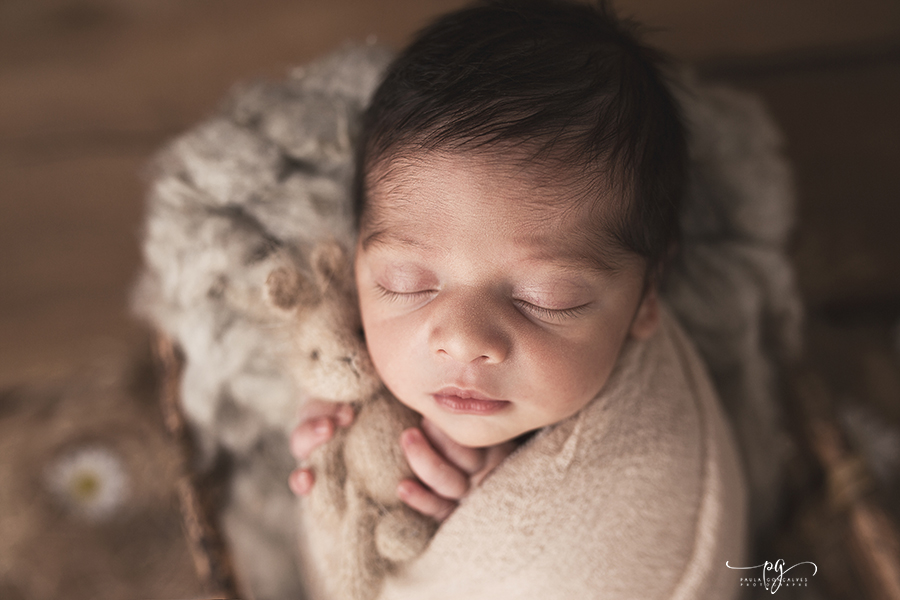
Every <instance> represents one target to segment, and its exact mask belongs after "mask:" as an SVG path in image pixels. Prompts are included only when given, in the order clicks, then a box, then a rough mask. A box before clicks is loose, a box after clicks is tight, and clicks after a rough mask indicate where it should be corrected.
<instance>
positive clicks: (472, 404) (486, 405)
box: [432, 387, 511, 415]
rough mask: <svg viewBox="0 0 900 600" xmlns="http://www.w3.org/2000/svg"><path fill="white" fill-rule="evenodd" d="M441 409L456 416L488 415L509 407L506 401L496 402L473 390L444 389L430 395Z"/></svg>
mask: <svg viewBox="0 0 900 600" xmlns="http://www.w3.org/2000/svg"><path fill="white" fill-rule="evenodd" d="M432 397H433V398H434V401H435V403H437V405H438V406H440V407H441V408H443V409H445V410H448V411H450V412H453V413H457V414H472V415H489V414H493V413H496V412H498V411H501V410H503V409H504V408H506V407H508V406H510V404H511V403H510V402H509V401H508V400H497V399H494V398H490V397H489V396H487V395H485V394H482V393H480V392H478V391H475V390H464V389H460V388H455V387H446V388H443V389H442V390H440V391H438V392H437V393H435V394H432Z"/></svg>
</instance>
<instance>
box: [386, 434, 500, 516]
mask: <svg viewBox="0 0 900 600" xmlns="http://www.w3.org/2000/svg"><path fill="white" fill-rule="evenodd" d="M400 443H401V444H402V446H403V453H404V454H405V455H406V460H407V461H408V462H409V466H410V468H412V470H413V473H415V474H416V476H417V477H418V478H419V479H418V480H415V479H405V480H403V481H401V482H400V485H399V486H398V488H397V493H398V495H399V496H400V499H401V500H403V501H404V502H405V503H406V504H408V505H409V506H410V507H411V508H413V509H415V510H417V511H419V512H420V513H422V514H424V515H428V516H430V517H433V518H435V519H436V520H438V521H443V520H444V519H446V518H447V517H449V516H450V514H451V513H452V512H453V511H454V510H455V509H456V507H457V505H458V504H459V501H460V500H461V499H462V498H463V497H464V496H465V495H466V494H468V493H469V490H470V489H472V488H473V487H475V486H477V485H478V484H479V483H481V480H482V479H484V478H485V477H486V476H487V474H488V473H490V472H491V471H492V470H493V469H494V467H496V466H497V465H498V464H500V461H502V460H503V459H504V458H506V457H507V456H509V455H510V454H511V453H512V451H513V450H515V448H516V445H517V444H516V442H512V441H510V442H506V443H504V444H500V445H498V446H491V447H489V448H469V447H467V446H461V445H460V444H457V443H456V442H454V441H453V440H451V439H450V437H449V436H447V434H446V433H444V432H443V431H441V430H440V429H438V428H437V427H436V426H435V425H434V424H433V423H432V422H431V421H429V420H427V419H422V427H421V429H417V428H415V427H413V428H410V429H407V430H406V431H404V432H403V433H402V434H401V435H400Z"/></svg>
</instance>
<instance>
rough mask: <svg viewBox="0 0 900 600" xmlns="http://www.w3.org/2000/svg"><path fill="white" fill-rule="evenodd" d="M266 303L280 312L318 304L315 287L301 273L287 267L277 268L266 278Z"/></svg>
mask: <svg viewBox="0 0 900 600" xmlns="http://www.w3.org/2000/svg"><path fill="white" fill-rule="evenodd" d="M265 294H266V298H267V299H268V301H269V302H270V303H271V304H272V305H273V306H276V307H278V308H280V309H282V310H293V309H295V308H296V307H298V306H306V305H310V304H314V303H316V302H318V293H317V291H316V286H315V284H313V282H312V281H310V280H309V278H308V277H306V276H305V275H303V273H300V272H298V271H297V270H296V269H291V268H288V267H278V268H277V269H275V270H273V271H272V272H271V273H269V276H268V277H267V278H266V287H265Z"/></svg>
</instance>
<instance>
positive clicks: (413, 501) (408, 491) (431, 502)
mask: <svg viewBox="0 0 900 600" xmlns="http://www.w3.org/2000/svg"><path fill="white" fill-rule="evenodd" d="M397 495H398V496H400V499H401V500H403V502H405V503H406V504H407V506H409V507H410V508H412V509H413V510H415V511H417V512H420V513H422V514H423V515H425V516H428V517H432V518H434V519H435V520H437V521H443V520H444V519H446V518H447V517H449V516H450V513H452V512H453V511H454V510H456V502H454V501H453V500H447V499H446V498H441V497H440V496H438V495H436V494H434V493H432V492H430V491H429V490H427V489H425V488H424V487H423V486H422V484H420V483H419V482H418V481H414V480H412V479H404V480H403V481H401V482H400V485H398V486H397Z"/></svg>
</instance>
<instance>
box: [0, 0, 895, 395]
mask: <svg viewBox="0 0 900 600" xmlns="http://www.w3.org/2000/svg"><path fill="white" fill-rule="evenodd" d="M460 4H461V2H459V1H457V0H426V1H421V0H391V1H389V2H368V1H365V0H330V1H328V2H326V1H325V0H310V1H306V2H296V1H288V0H260V1H257V2H252V3H251V2H246V1H240V0H216V1H213V0H192V1H184V2H176V1H175V0H158V1H153V2H151V1H150V0H129V1H127V2H126V1H124V0H7V1H6V2H4V3H0V385H2V384H4V383H9V382H12V381H17V380H21V379H23V378H28V377H32V376H40V374H41V373H45V372H51V371H53V370H55V369H59V368H62V367H63V366H64V365H65V364H66V363H67V362H69V361H70V359H72V358H73V357H78V356H79V355H81V354H83V353H84V352H86V351H89V348H90V347H92V345H94V344H97V343H101V344H102V340H103V339H106V338H110V337H111V338H124V339H128V338H129V337H130V336H135V335H137V333H138V332H139V328H137V327H136V326H135V324H134V323H133V322H131V321H130V320H129V319H128V316H127V309H126V298H127V293H128V289H129V287H130V285H131V282H132V280H133V278H134V274H135V273H136V272H137V270H138V268H139V254H138V250H137V246H138V233H139V230H140V222H141V213H142V182H141V179H140V176H139V174H140V170H141V168H142V166H143V165H144V164H146V161H147V160H148V159H149V157H150V156H151V155H152V152H153V151H154V149H155V148H157V147H158V146H159V145H160V144H161V143H163V142H164V140H166V139H168V138H170V137H171V136H173V135H175V134H177V133H178V132H179V131H183V130H184V129H186V128H187V127H189V126H190V125H191V124H193V123H195V122H196V121H197V120H198V119H201V118H202V117H203V116H204V115H205V114H208V113H209V112H210V111H211V110H212V109H213V108H214V106H215V105H216V102H217V101H218V100H219V99H220V98H221V97H222V95H223V94H224V93H225V92H226V91H227V89H228V88H229V86H230V85H232V84H233V83H234V82H235V81H238V80H242V79H248V78H253V77H281V76H283V74H284V73H285V71H286V69H288V68H289V67H290V66H291V65H295V64H298V63H303V62H304V61H307V60H310V59H312V58H313V57H315V56H317V55H319V54H321V53H323V52H326V51H328V50H329V49H331V48H333V47H335V46H336V45H338V44H340V43H341V42H342V41H344V40H346V39H356V40H360V39H364V38H366V37H367V36H369V35H376V36H377V37H378V38H379V39H381V40H382V41H384V42H386V43H388V44H391V45H394V46H397V45H399V44H402V43H403V41H404V40H405V39H406V38H407V37H408V36H409V35H410V33H411V32H412V31H413V30H415V29H416V28H417V27H418V26H420V25H422V24H423V23H425V22H426V21H427V20H428V19H430V18H431V17H432V16H434V15H436V14H438V13H440V12H443V11H445V10H448V9H450V8H453V7H454V6H458V5H460ZM617 5H619V6H620V7H621V8H622V11H623V12H625V13H627V14H633V15H635V16H636V17H638V18H640V19H642V20H644V21H646V22H647V23H649V24H650V25H651V26H653V27H656V28H660V29H661V31H660V32H658V33H655V34H654V35H653V39H655V40H657V42H658V43H660V44H661V45H663V46H664V47H666V48H667V49H669V50H671V51H672V52H673V53H674V54H676V55H677V56H680V57H683V58H686V59H689V60H695V61H700V62H703V63H710V64H712V63H715V64H717V65H719V66H718V71H717V72H718V73H719V74H720V75H724V76H726V77H727V75H728V73H729V67H728V65H730V64H744V63H746V62H747V61H750V62H751V63H752V61H755V60H762V61H763V64H765V65H770V66H771V65H775V66H777V65H778V64H779V57H781V56H786V57H791V56H795V55H810V54H811V55H817V53H818V54H822V53H823V52H824V53H826V54H828V53H831V54H830V55H831V56H841V55H842V53H846V52H850V53H856V54H860V53H861V54H862V55H863V56H865V54H866V52H867V49H868V48H876V49H877V48H889V49H890V48H892V47H895V46H897V45H900V3H897V2H896V1H895V0H865V1H863V2H858V3H846V2H837V1H835V0H827V1H826V0H777V1H776V0H755V1H751V0H730V1H728V2H721V1H719V2H717V1H714V0H682V1H680V2H669V1H663V0H620V1H619V2H617ZM804 53H805V54H804ZM766 61H768V62H766ZM723 65H724V66H723ZM776 71H777V69H776ZM766 72H767V71H765V69H763V74H762V75H759V76H756V77H755V78H749V79H748V78H746V77H745V78H744V79H743V80H741V79H740V77H738V81H737V82H738V83H739V84H743V85H745V86H746V87H748V88H750V89H756V90H758V91H760V92H761V93H763V94H764V96H765V97H766V99H767V100H768V101H769V103H770V105H771V107H772V110H773V112H774V114H775V115H776V117H777V118H778V120H779V121H780V122H781V124H782V126H783V127H784V129H785V131H787V133H788V136H789V140H790V145H791V152H792V156H793V158H794V159H795V160H796V162H797V168H798V173H799V177H798V181H799V183H800V195H801V198H802V200H803V203H802V206H801V209H802V210H803V211H804V214H803V215H802V216H801V223H802V224H803V227H805V228H806V230H802V231H801V232H800V233H799V234H798V247H797V258H798V261H799V263H800V264H801V281H802V282H803V283H804V287H805V290H806V291H808V292H809V293H810V294H811V295H812V297H814V298H819V299H821V298H825V299H826V300H827V299H828V298H830V297H832V296H833V297H835V298H844V297H848V296H852V297H853V298H854V299H855V300H862V301H865V300H866V299H867V298H869V297H872V296H873V295H874V296H879V297H884V298H888V299H890V298H893V297H896V292H897V290H898V288H900V284H898V283H897V281H898V278H897V276H896V275H895V273H896V272H897V268H896V267H897V260H898V259H897V256H900V252H896V253H894V254H893V255H891V254H890V253H891V251H892V249H893V248H896V245H894V246H891V245H890V242H885V240H887V239H889V238H890V239H891V240H892V239H893V238H894V237H895V236H893V235H891V234H892V228H893V227H894V225H893V224H892V220H891V219H893V215H896V211H895V212H893V213H891V219H885V218H880V217H881V215H882V210H883V209H884V207H885V206H890V205H892V204H893V205H896V202H893V200H892V199H893V198H896V197H897V195H898V193H900V182H898V180H897V176H896V175H895V173H896V170H895V169H893V167H892V165H893V164H895V163H896V161H897V157H898V154H900V153H898V150H897V143H896V140H897V138H898V136H896V135H891V134H890V132H891V131H896V124H897V111H896V110H894V108H893V107H894V104H895V101H893V100H892V98H895V97H896V93H897V80H898V66H897V63H896V61H895V62H890V63H888V64H887V65H882V66H881V67H879V68H877V69H874V70H872V69H866V68H862V69H851V70H849V71H840V70H838V71H835V70H833V69H831V70H830V69H827V68H826V69H819V70H813V71H810V72H804V71H802V70H801V71H793V72H790V73H788V74H786V75H785V74H782V75H779V76H770V75H766ZM861 207H862V208H861ZM886 244H887V245H886ZM806 265H810V266H809V267H807V266H806ZM834 265H836V268H833V269H832V268H831V267H832V266H834ZM848 282H849V283H848ZM885 290H887V292H886V291H885Z"/></svg>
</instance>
